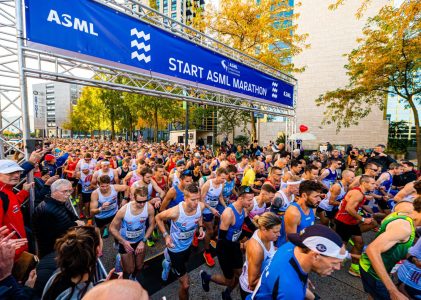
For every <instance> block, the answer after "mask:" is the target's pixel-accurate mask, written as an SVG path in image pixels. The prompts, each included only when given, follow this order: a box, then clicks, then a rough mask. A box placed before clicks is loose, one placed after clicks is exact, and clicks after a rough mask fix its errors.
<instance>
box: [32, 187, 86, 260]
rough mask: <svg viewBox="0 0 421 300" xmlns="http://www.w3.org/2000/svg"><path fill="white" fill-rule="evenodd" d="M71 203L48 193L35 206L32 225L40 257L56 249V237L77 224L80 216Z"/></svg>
mask: <svg viewBox="0 0 421 300" xmlns="http://www.w3.org/2000/svg"><path fill="white" fill-rule="evenodd" d="M70 205H71V204H70V203H69V202H66V203H62V202H59V201H57V200H55V199H53V198H51V196H50V195H48V196H46V197H45V198H44V201H42V202H41V203H40V204H39V205H38V206H37V207H36V208H35V211H34V215H33V219H32V223H33V224H32V225H33V231H34V234H35V237H36V240H37V244H38V254H39V255H38V256H39V257H40V258H42V257H44V256H45V255H47V254H48V253H50V252H52V251H54V244H55V242H56V239H57V238H60V237H61V236H63V235H64V234H65V233H66V231H67V230H68V229H69V228H70V227H73V226H76V225H77V224H76V222H75V221H76V220H77V219H78V218H77V216H76V215H75V214H74V212H73V210H72V208H71V206H70Z"/></svg>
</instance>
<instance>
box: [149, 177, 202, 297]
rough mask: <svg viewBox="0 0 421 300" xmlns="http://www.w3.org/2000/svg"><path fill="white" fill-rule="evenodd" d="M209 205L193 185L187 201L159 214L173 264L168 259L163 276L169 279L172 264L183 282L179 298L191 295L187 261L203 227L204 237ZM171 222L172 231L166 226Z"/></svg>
mask: <svg viewBox="0 0 421 300" xmlns="http://www.w3.org/2000/svg"><path fill="white" fill-rule="evenodd" d="M204 208H205V205H204V204H203V203H201V202H200V190H199V188H198V187H197V186H196V185H194V184H191V185H189V186H188V187H186V188H185V190H184V201H183V202H180V203H179V204H178V205H177V206H174V207H172V208H169V209H167V210H165V211H163V212H161V213H159V214H158V215H156V218H155V219H156V223H157V224H158V228H159V230H160V231H161V232H162V235H163V237H164V238H165V245H166V246H167V248H166V251H167V253H168V256H169V257H170V261H171V263H170V262H169V261H168V260H167V259H164V261H163V262H162V266H163V271H162V279H163V280H167V278H168V274H169V271H170V264H171V266H172V268H173V270H174V273H175V274H176V276H177V277H178V280H179V282H180V289H179V292H178V297H179V299H182V300H183V299H188V298H189V285H190V282H189V281H190V279H189V275H188V274H187V270H186V263H187V262H188V260H189V257H190V251H191V247H190V246H191V243H192V241H193V234H194V232H195V231H196V230H197V228H198V227H199V232H200V236H199V238H203V237H204V236H205V232H204V231H203V224H202V212H203V210H204ZM167 220H170V221H171V228H170V233H169V234H168V232H167V230H166V228H165V223H164V222H165V221H167Z"/></svg>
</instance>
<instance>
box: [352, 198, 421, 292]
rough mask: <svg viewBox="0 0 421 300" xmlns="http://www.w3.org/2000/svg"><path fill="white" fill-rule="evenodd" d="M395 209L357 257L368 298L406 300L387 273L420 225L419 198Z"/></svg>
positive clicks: (402, 257) (412, 238) (404, 252)
mask: <svg viewBox="0 0 421 300" xmlns="http://www.w3.org/2000/svg"><path fill="white" fill-rule="evenodd" d="M397 210H398V211H395V212H394V213H391V214H390V215H388V216H387V217H386V218H385V219H384V220H383V222H382V224H381V226H380V230H379V232H378V233H377V236H376V239H375V240H374V241H373V242H372V243H371V244H370V245H368V247H367V249H366V252H365V253H363V254H362V256H361V258H360V272H361V281H362V283H363V287H364V291H366V292H367V293H369V295H370V297H371V298H372V299H407V298H406V297H405V295H403V294H402V293H401V292H400V291H399V290H398V288H397V287H396V286H395V284H394V283H393V281H392V279H391V278H390V275H389V273H390V272H391V270H392V268H393V267H394V266H395V265H396V264H397V263H398V262H399V261H400V260H402V259H405V258H406V255H407V253H408V250H409V248H410V247H411V246H412V244H413V242H414V239H415V227H416V226H420V225H421V198H420V197H418V198H417V199H415V200H414V202H413V203H405V204H402V205H400V207H399V209H397ZM416 276H418V277H419V275H416Z"/></svg>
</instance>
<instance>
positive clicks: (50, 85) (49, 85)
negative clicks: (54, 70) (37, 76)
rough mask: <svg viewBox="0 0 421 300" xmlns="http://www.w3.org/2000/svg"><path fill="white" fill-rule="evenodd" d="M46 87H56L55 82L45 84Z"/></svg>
mask: <svg viewBox="0 0 421 300" xmlns="http://www.w3.org/2000/svg"><path fill="white" fill-rule="evenodd" d="M45 88H47V89H53V88H54V83H49V84H47V85H45Z"/></svg>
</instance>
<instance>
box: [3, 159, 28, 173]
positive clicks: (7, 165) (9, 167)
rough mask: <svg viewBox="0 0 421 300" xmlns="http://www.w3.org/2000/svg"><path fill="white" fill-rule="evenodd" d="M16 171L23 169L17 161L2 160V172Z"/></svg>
mask: <svg viewBox="0 0 421 300" xmlns="http://www.w3.org/2000/svg"><path fill="white" fill-rule="evenodd" d="M16 171H23V169H22V168H21V166H19V164H18V163H17V162H15V161H13V160H10V159H1V160H0V174H10V173H13V172H16Z"/></svg>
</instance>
